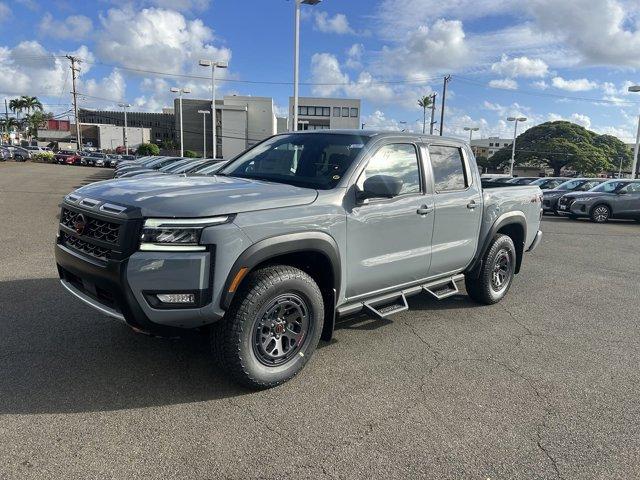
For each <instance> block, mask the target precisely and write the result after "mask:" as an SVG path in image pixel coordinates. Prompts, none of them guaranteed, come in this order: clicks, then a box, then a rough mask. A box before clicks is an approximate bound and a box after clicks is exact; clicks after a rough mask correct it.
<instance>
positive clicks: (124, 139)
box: [118, 103, 131, 155]
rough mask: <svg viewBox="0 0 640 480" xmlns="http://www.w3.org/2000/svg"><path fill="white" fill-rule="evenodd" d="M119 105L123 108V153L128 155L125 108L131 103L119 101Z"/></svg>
mask: <svg viewBox="0 0 640 480" xmlns="http://www.w3.org/2000/svg"><path fill="white" fill-rule="evenodd" d="M118 106H119V107H122V109H123V110H124V130H123V132H122V136H123V137H124V138H123V141H124V153H125V155H129V142H128V139H127V108H128V107H130V106H131V105H130V104H129V103H119V104H118Z"/></svg>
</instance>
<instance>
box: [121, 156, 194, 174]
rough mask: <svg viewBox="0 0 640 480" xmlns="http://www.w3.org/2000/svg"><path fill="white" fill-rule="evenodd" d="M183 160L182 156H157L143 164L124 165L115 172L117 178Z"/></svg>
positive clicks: (153, 169) (157, 168) (154, 169)
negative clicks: (128, 166)
mask: <svg viewBox="0 0 640 480" xmlns="http://www.w3.org/2000/svg"><path fill="white" fill-rule="evenodd" d="M182 160H184V159H183V158H182V157H159V158H155V159H153V160H150V161H149V162H146V163H145V164H143V165H140V166H135V167H131V168H127V167H125V169H123V170H119V171H118V172H116V177H118V178H126V177H131V176H135V175H139V174H140V173H147V172H150V171H156V170H159V169H161V168H162V167H164V166H166V165H169V164H172V163H175V162H178V161H182Z"/></svg>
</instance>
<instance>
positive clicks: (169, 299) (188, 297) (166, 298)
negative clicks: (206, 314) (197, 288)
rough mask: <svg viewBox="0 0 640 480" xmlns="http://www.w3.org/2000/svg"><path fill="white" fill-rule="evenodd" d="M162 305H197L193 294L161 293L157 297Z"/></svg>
mask: <svg viewBox="0 0 640 480" xmlns="http://www.w3.org/2000/svg"><path fill="white" fill-rule="evenodd" d="M156 296H157V297H158V300H160V301H161V302H162V303H195V302H196V296H195V295H194V294H193V293H159V294H157V295H156Z"/></svg>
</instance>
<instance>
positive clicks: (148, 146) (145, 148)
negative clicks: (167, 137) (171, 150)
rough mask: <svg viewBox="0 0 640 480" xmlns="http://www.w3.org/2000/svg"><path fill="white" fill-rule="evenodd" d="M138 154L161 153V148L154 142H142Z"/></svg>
mask: <svg viewBox="0 0 640 480" xmlns="http://www.w3.org/2000/svg"><path fill="white" fill-rule="evenodd" d="M137 153H138V155H141V156H144V155H159V154H160V148H159V147H158V146H157V145H156V144H154V143H142V144H140V146H139V147H138V152H137Z"/></svg>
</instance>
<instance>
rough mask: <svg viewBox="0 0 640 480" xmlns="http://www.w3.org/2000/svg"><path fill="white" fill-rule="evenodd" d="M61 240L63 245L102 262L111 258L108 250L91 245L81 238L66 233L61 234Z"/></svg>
mask: <svg viewBox="0 0 640 480" xmlns="http://www.w3.org/2000/svg"><path fill="white" fill-rule="evenodd" d="M60 239H61V240H62V243H63V245H66V246H67V247H70V248H72V249H74V250H78V251H80V252H82V253H86V254H87V255H91V256H92V257H96V258H99V259H101V260H106V259H107V258H108V257H109V252H110V251H111V250H110V249H108V248H104V247H101V246H99V245H95V244H92V243H89V242H87V241H85V240H82V239H81V238H79V237H74V236H71V235H69V234H68V233H65V232H62V233H61V234H60Z"/></svg>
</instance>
